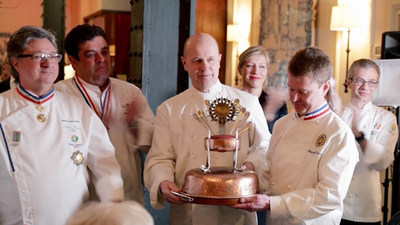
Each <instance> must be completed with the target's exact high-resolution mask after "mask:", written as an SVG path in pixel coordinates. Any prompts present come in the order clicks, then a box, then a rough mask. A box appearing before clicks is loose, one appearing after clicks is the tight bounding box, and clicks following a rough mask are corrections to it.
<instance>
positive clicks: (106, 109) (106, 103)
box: [73, 76, 111, 129]
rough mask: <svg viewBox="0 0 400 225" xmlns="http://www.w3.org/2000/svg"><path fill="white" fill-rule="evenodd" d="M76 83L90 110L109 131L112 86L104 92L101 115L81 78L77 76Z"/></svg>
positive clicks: (101, 101)
mask: <svg viewBox="0 0 400 225" xmlns="http://www.w3.org/2000/svg"><path fill="white" fill-rule="evenodd" d="M73 79H74V82H75V84H76V86H77V87H78V89H79V91H80V92H81V94H82V96H83V98H84V99H85V101H86V103H87V104H88V105H89V107H90V108H92V109H93V110H94V112H95V113H96V114H97V116H98V117H100V119H101V120H102V121H103V124H104V125H105V126H106V127H107V129H108V122H109V116H110V115H109V114H110V102H111V85H108V88H107V89H106V90H105V92H104V95H105V96H104V98H103V100H102V98H100V108H101V113H99V112H98V111H97V109H96V106H95V105H94V103H93V101H92V98H90V95H89V93H88V92H87V90H86V88H85V86H84V85H83V83H82V81H81V79H80V78H79V76H75V77H74V78H73Z"/></svg>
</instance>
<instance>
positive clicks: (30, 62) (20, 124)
mask: <svg viewBox="0 0 400 225" xmlns="http://www.w3.org/2000/svg"><path fill="white" fill-rule="evenodd" d="M56 46H57V45H56V40H55V37H54V35H53V34H51V33H50V32H48V31H46V30H44V29H42V28H39V27H33V26H24V27H22V28H20V29H19V30H18V31H16V32H15V33H14V34H13V35H12V36H11V37H10V41H9V43H8V47H7V54H8V59H9V62H10V65H11V69H12V72H13V73H14V75H15V76H16V77H19V81H20V83H19V86H18V87H17V88H13V89H11V90H9V91H7V92H4V93H2V94H1V95H0V105H1V111H0V135H1V136H0V180H1V182H0V224H2V225H11V224H65V223H66V222H67V220H68V218H69V216H71V215H72V214H73V213H74V212H75V211H76V210H77V209H78V208H79V207H80V206H82V204H83V202H84V201H86V200H87V198H88V183H89V176H88V171H89V169H90V170H91V172H92V173H93V176H92V179H93V180H92V182H93V183H94V185H95V187H96V191H97V194H98V195H99V197H100V200H101V201H105V202H107V201H122V200H123V189H122V185H123V184H122V179H121V174H120V167H119V165H118V163H117V161H116V159H115V152H114V148H113V146H112V144H111V142H110V140H109V138H108V135H107V132H106V130H105V128H104V126H103V124H102V123H101V121H100V120H99V118H98V117H97V116H96V115H95V114H94V113H93V112H92V111H91V110H90V108H89V107H87V106H86V105H85V104H84V103H83V102H81V101H79V100H77V99H75V97H74V96H72V95H68V94H63V93H60V92H57V91H55V90H54V88H53V83H54V81H55V79H56V78H57V74H58V62H60V60H61V59H62V55H60V54H58V53H57V47H56Z"/></svg>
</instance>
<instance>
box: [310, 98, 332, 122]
mask: <svg viewBox="0 0 400 225" xmlns="http://www.w3.org/2000/svg"><path fill="white" fill-rule="evenodd" d="M329 110H330V108H329V105H328V103H327V102H325V104H324V105H323V106H322V107H321V108H319V109H317V110H315V111H314V112H311V113H308V114H306V115H305V116H304V120H311V119H315V118H318V117H320V116H322V115H325V114H326V113H327V112H329Z"/></svg>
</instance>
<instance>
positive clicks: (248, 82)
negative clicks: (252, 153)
mask: <svg viewBox="0 0 400 225" xmlns="http://www.w3.org/2000/svg"><path fill="white" fill-rule="evenodd" d="M268 66H269V56H268V53H267V51H266V50H265V49H264V48H263V47H261V46H252V47H249V48H248V49H246V50H245V51H244V52H243V53H242V54H241V55H240V56H239V66H238V70H239V74H240V75H241V76H242V77H243V88H242V91H246V92H248V93H250V94H253V95H255V96H257V97H258V100H259V102H260V104H261V106H262V108H263V110H264V115H265V118H266V119H267V123H268V129H269V131H270V132H271V133H272V128H273V126H274V124H275V122H276V121H277V120H278V119H279V118H281V117H282V116H284V115H286V114H287V107H286V99H287V92H286V88H282V87H274V86H268V88H267V90H266V91H264V90H263V87H264V84H265V83H266V80H267V74H268Z"/></svg>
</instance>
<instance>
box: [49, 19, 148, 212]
mask: <svg viewBox="0 0 400 225" xmlns="http://www.w3.org/2000/svg"><path fill="white" fill-rule="evenodd" d="M65 50H66V51H67V53H68V57H69V60H70V62H71V64H72V66H73V68H74V69H75V70H76V75H75V77H73V78H71V79H68V80H63V81H59V82H57V83H56V84H55V89H56V90H59V91H61V92H65V93H71V94H73V95H75V96H78V97H79V98H80V99H82V100H84V101H85V102H86V103H87V104H88V105H89V106H90V107H91V108H92V109H93V111H94V112H95V113H96V114H97V115H98V116H99V117H100V118H101V120H102V121H103V123H104V125H105V126H106V128H107V130H108V133H109V135H110V139H111V142H112V143H113V145H114V147H115V152H116V157H117V161H118V162H119V164H120V166H121V174H122V179H123V181H124V193H125V199H126V200H135V201H138V202H140V203H142V204H143V205H144V191H143V185H142V160H141V156H140V151H143V152H144V153H147V151H148V150H149V147H150V144H151V140H152V136H153V124H154V119H155V118H154V114H153V112H152V111H151V109H150V107H149V104H148V103H147V100H146V98H145V97H144V95H143V94H142V92H141V90H140V89H139V88H137V87H136V86H135V85H133V84H131V83H128V82H125V81H121V80H118V79H115V78H112V77H109V76H110V74H111V57H110V50H109V46H108V41H107V37H106V34H105V32H104V30H103V29H102V28H101V27H99V26H96V25H88V24H83V25H78V26H76V27H75V28H73V29H72V30H71V31H70V32H69V33H68V34H67V36H66V38H65ZM91 197H92V196H91ZM94 198H96V197H94Z"/></svg>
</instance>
